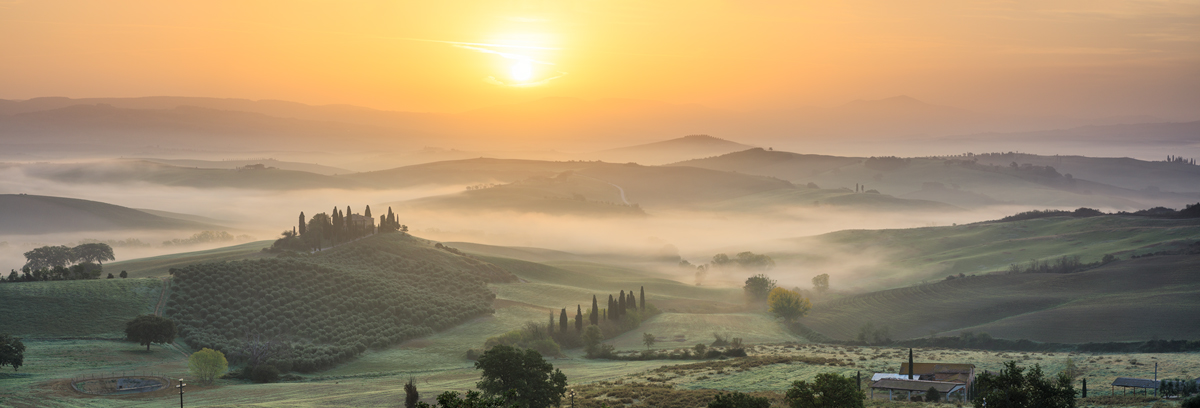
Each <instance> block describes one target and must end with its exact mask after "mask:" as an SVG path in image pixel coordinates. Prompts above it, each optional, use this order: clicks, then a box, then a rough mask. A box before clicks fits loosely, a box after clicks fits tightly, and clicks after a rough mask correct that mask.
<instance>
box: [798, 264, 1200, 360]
mask: <svg viewBox="0 0 1200 408" xmlns="http://www.w3.org/2000/svg"><path fill="white" fill-rule="evenodd" d="M1198 268H1200V255H1163V256H1153V257H1148V258H1139V259H1133V260H1125V261H1117V262H1114V263H1111V264H1108V265H1104V266H1101V267H1099V268H1096V269H1092V270H1088V271H1084V272H1078V273H1070V274H1032V273H1030V274H1015V275H983V276H971V277H966V278H959V279H954V280H947V281H941V282H938V283H933V284H925V285H919V286H911V287H905V288H898V289H891V290H885V291H880V292H872V293H866V294H862V295H855V296H849V297H845V298H841V299H837V300H832V301H829V302H824V303H818V304H816V305H815V306H814V308H813V310H812V312H811V313H810V314H809V315H808V316H806V317H804V318H802V319H800V322H801V323H803V324H805V325H807V326H808V327H809V328H811V329H814V330H817V331H818V332H820V333H822V334H825V335H827V336H831V337H834V338H837V339H843V340H852V339H854V337H855V336H856V335H857V334H858V332H859V330H860V328H861V327H863V325H865V324H867V323H868V322H870V323H873V325H875V326H876V327H878V326H885V325H886V326H888V327H889V329H890V331H891V333H892V336H893V338H895V339H908V338H916V337H925V336H929V335H931V334H936V335H958V334H959V333H961V332H964V331H972V332H975V333H988V334H989V335H991V336H992V337H996V338H1006V339H1029V340H1034V341H1043V342H1058V343H1086V342H1117V341H1145V340H1150V339H1152V338H1159V339H1194V338H1196V337H1197V336H1200V316H1198V315H1197V314H1196V313H1194V312H1195V311H1196V310H1198V309H1200V274H1197V273H1196V272H1195V271H1196V270H1198Z"/></svg>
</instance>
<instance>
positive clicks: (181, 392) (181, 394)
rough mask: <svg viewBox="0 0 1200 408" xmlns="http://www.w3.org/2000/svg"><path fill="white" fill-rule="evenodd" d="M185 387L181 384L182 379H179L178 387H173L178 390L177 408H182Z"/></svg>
mask: <svg viewBox="0 0 1200 408" xmlns="http://www.w3.org/2000/svg"><path fill="white" fill-rule="evenodd" d="M186 386H187V384H184V383H183V379H182V378H180V379H179V385H176V386H175V388H178V389H179V408H183V387H186Z"/></svg>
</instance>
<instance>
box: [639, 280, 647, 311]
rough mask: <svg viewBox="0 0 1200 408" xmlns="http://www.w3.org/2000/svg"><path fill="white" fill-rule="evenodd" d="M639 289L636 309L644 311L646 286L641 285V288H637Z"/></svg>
mask: <svg viewBox="0 0 1200 408" xmlns="http://www.w3.org/2000/svg"><path fill="white" fill-rule="evenodd" d="M639 291H640V292H641V294H640V296H641V299H640V300H639V301H638V309H640V310H641V311H643V312H645V311H646V287H645V286H642V287H641V289H639Z"/></svg>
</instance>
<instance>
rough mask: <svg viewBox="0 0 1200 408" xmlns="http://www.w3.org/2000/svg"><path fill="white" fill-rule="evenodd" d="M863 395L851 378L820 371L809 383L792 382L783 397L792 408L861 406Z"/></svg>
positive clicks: (854, 407)
mask: <svg viewBox="0 0 1200 408" xmlns="http://www.w3.org/2000/svg"><path fill="white" fill-rule="evenodd" d="M864 397H865V395H864V394H863V392H862V390H860V389H859V388H858V384H857V383H855V381H854V379H853V378H848V377H843V376H841V375H838V374H832V373H821V374H817V378H816V379H814V380H813V382H812V383H811V384H809V383H808V382H806V381H796V382H794V383H792V388H790V389H788V390H787V394H785V396H784V398H785V400H787V403H788V406H790V407H792V408H862V407H863V398H864Z"/></svg>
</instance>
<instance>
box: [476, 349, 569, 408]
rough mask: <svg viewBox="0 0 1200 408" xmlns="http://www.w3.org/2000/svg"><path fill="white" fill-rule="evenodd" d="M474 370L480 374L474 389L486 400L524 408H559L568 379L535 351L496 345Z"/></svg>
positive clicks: (485, 354) (487, 352)
mask: <svg viewBox="0 0 1200 408" xmlns="http://www.w3.org/2000/svg"><path fill="white" fill-rule="evenodd" d="M475 368H476V369H480V370H483V374H482V380H481V381H479V382H478V383H475V386H476V387H477V388H479V389H480V390H481V391H483V393H484V395H485V396H500V395H503V396H505V397H506V398H507V399H508V401H507V402H508V403H516V404H518V405H520V406H522V407H526V408H546V407H551V406H558V405H559V404H560V403H561V402H562V395H563V392H565V391H566V389H567V376H566V375H564V374H563V373H562V371H561V370H556V369H554V366H553V365H551V364H550V363H548V362H546V360H545V359H543V358H542V355H541V353H538V352H537V351H535V350H524V351H522V350H521V349H518V348H515V347H510V346H506V345H497V346H495V347H492V348H491V350H488V351H485V352H484V353H483V355H481V356H479V361H476V362H475Z"/></svg>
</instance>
